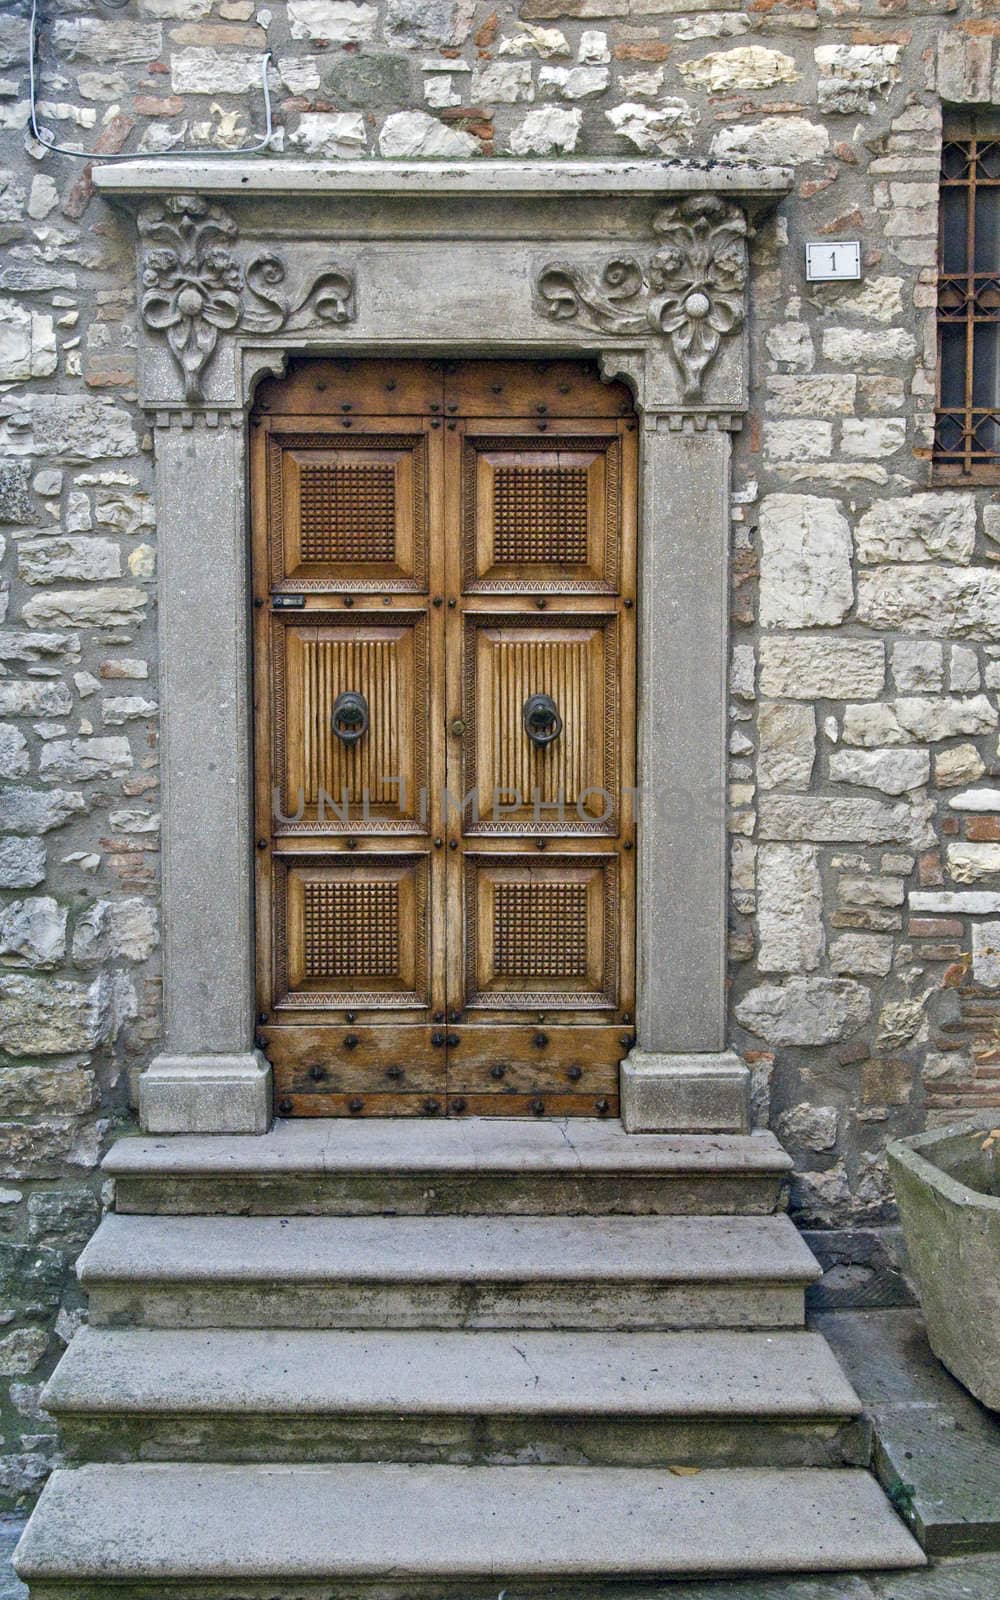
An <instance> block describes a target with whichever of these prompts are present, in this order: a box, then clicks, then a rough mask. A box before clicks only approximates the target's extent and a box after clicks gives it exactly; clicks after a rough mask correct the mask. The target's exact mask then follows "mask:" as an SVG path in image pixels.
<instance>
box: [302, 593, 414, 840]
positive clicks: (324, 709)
mask: <svg viewBox="0 0 1000 1600" xmlns="http://www.w3.org/2000/svg"><path fill="white" fill-rule="evenodd" d="M426 626H427V625H426V619H425V618H424V617H423V616H422V615H421V616H414V617H411V618H408V619H405V620H403V619H401V618H394V619H393V621H392V623H389V622H388V621H386V622H382V620H381V618H380V619H378V620H377V621H376V620H375V619H371V620H368V619H366V618H364V617H359V616H358V615H357V613H355V614H354V616H353V617H351V618H350V619H344V618H340V617H338V616H336V615H335V616H334V617H331V618H329V619H323V620H322V621H317V622H316V623H314V624H305V623H300V622H293V621H291V620H290V619H287V618H276V619H275V633H276V635H277V638H276V641H275V650H274V669H275V671H274V676H275V702H274V706H275V727H274V737H275V744H276V750H275V758H276V759H275V772H276V773H281V774H282V775H283V783H282V795H281V813H282V817H283V818H284V819H285V821H284V822H283V823H282V831H285V832H313V831H315V830H316V829H317V828H319V829H320V830H321V831H333V832H337V831H340V832H343V831H344V829H345V828H349V829H350V830H351V831H353V832H362V833H364V832H386V831H390V832H392V831H395V832H404V831H406V832H413V831H416V829H417V828H419V831H423V824H419V823H418V822H417V820H416V819H417V817H418V812H419V809H420V803H421V791H422V790H423V789H424V788H425V787H426V782H427V737H426V728H427V694H428V682H427V634H426ZM351 690H353V691H355V692H357V693H360V694H363V695H364V697H365V700H366V702H367V705H368V717H369V720H368V729H367V731H366V733H365V734H364V736H363V737H362V738H361V739H360V740H359V741H358V742H357V743H356V744H345V743H344V742H343V741H342V740H340V739H339V738H338V737H337V735H336V734H335V733H334V731H333V725H332V716H333V708H334V705H335V703H336V701H337V697H338V696H339V695H341V694H343V693H345V692H347V691H351Z"/></svg>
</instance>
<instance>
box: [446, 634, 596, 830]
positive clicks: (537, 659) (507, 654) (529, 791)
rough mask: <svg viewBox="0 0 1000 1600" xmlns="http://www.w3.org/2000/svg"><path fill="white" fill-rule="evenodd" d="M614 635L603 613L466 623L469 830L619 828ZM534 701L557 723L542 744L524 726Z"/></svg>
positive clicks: (466, 774)
mask: <svg viewBox="0 0 1000 1600" xmlns="http://www.w3.org/2000/svg"><path fill="white" fill-rule="evenodd" d="M618 632H619V625H618V621H617V619H616V618H615V617H607V616H604V617H601V616H599V617H594V618H593V619H591V618H589V617H583V616H575V617H574V616H569V615H566V616H555V615H554V616H549V617H546V618H539V619H538V620H537V621H535V620H534V619H533V618H531V617H527V616H518V617H514V616H509V617H504V618H501V617H497V616H480V615H470V617H469V618H468V619H467V622H466V640H465V698H464V712H465V717H466V721H467V726H468V732H467V734H466V738H465V747H464V750H465V774H464V791H463V792H465V793H468V792H469V791H470V790H474V791H475V792H476V794H477V795H478V819H477V818H475V817H472V816H469V820H468V823H467V827H468V830H469V831H470V832H481V833H513V832H523V831H524V829H525V828H530V829H531V830H532V831H534V832H543V833H544V832H556V833H580V832H585V833H594V832H598V833H614V832H615V831H616V830H617V825H618V824H617V818H618V812H619V793H620V791H619V773H618V747H619V739H620V729H619V700H618V674H619V669H620V658H619V650H618ZM535 694H547V695H550V696H551V697H552V699H553V700H554V701H555V703H556V707H557V709H558V711H559V714H560V716H561V717H562V722H563V728H562V732H561V733H560V735H559V737H558V738H557V739H555V740H554V741H553V742H552V743H551V744H549V745H546V746H543V747H539V746H537V745H535V744H533V743H532V741H531V740H530V739H529V737H528V735H527V733H526V732H525V729H524V720H523V714H524V705H525V702H526V700H527V699H528V698H529V696H531V695H535Z"/></svg>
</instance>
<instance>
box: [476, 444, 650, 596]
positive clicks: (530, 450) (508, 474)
mask: <svg viewBox="0 0 1000 1600" xmlns="http://www.w3.org/2000/svg"><path fill="white" fill-rule="evenodd" d="M464 448H465V454H464V459H463V469H462V500H463V513H462V536H463V545H464V549H463V568H464V582H465V587H466V589H467V590H470V591H473V592H475V591H480V592H495V593H513V594H517V593H525V592H527V591H534V590H539V589H553V590H559V591H561V592H563V593H567V594H578V593H586V592H588V591H592V592H598V593H604V594H613V593H614V592H615V591H616V589H617V586H618V575H619V567H620V548H619V547H620V540H621V506H620V477H621V443H620V441H619V439H618V438H617V437H616V436H614V435H611V436H609V437H607V438H587V439H575V438H572V437H567V438H560V439H558V440H557V439H555V438H553V439H551V440H547V441H545V442H544V443H543V442H542V441H540V440H539V439H537V438H535V439H521V438H518V437H501V438H480V437H477V436H475V435H472V436H470V437H469V438H467V439H466V441H465V447H464Z"/></svg>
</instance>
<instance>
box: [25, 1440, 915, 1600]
mask: <svg viewBox="0 0 1000 1600" xmlns="http://www.w3.org/2000/svg"><path fill="white" fill-rule="evenodd" d="M924 1560H925V1558H924V1555H923V1553H922V1551H921V1550H920V1547H919V1546H918V1545H917V1544H916V1543H915V1542H914V1540H913V1539H912V1538H911V1536H910V1534H909V1533H908V1532H907V1531H906V1529H905V1528H904V1527H903V1525H902V1523H901V1522H900V1521H899V1520H898V1518H897V1517H896V1516H895V1514H894V1512H893V1511H892V1510H891V1509H890V1507H889V1504H888V1502H887V1501H886V1499H885V1498H884V1496H883V1495H882V1493H881V1491H880V1489H879V1488H878V1485H877V1484H876V1483H875V1481H874V1479H873V1478H871V1477H869V1475H868V1474H867V1473H866V1472H862V1471H859V1470H856V1469H839V1470H828V1471H816V1470H809V1469H807V1470H794V1469H791V1470H767V1469H738V1470H734V1471H724V1470H711V1469H710V1470H706V1471H704V1472H698V1473H695V1474H692V1475H684V1476H677V1475H675V1474H673V1473H671V1472H669V1471H663V1470H654V1469H650V1468H635V1467H551V1466H508V1467H460V1466H458V1467H456V1466H403V1465H397V1464H392V1465H377V1464H363V1465H358V1464H352V1465H345V1464H338V1465H324V1466H227V1465H218V1464H213V1465H199V1464H189V1465H166V1464H163V1465H149V1466H137V1465H125V1466H83V1467H78V1468H76V1469H73V1470H65V1469H63V1470H59V1471H57V1472H56V1473H54V1475H53V1476H52V1478H51V1479H50V1480H49V1483H48V1485H47V1486H46V1488H45V1491H44V1493H43V1495H42V1498H41V1500H40V1502H39V1504H38V1507H37V1509H36V1511H35V1514H34V1516H33V1518H32V1520H31V1522H30V1523H29V1525H28V1528H27V1530H26V1531H25V1534H24V1537H23V1538H22V1540H21V1543H20V1545H19V1547H18V1552H17V1555H16V1557H15V1566H16V1568H17V1570H18V1572H19V1574H20V1576H21V1578H22V1579H24V1580H25V1581H26V1582H28V1583H29V1584H31V1585H32V1586H33V1592H34V1593H37V1594H38V1595H39V1596H41V1597H42V1600H49V1597H51V1596H56V1595H62V1596H65V1597H66V1600H70V1597H71V1600H98V1597H99V1596H100V1597H106V1596H107V1595H108V1594H109V1593H111V1592H112V1591H113V1593H114V1594H115V1596H116V1597H119V1600H154V1597H155V1600H162V1595H163V1592H164V1588H167V1589H169V1593H170V1595H171V1600H193V1597H195V1596H197V1597H199V1600H203V1597H205V1596H206V1595H218V1596H220V1597H221V1596H223V1595H229V1596H232V1594H233V1593H234V1590H235V1589H239V1591H240V1593H244V1592H245V1590H244V1588H243V1586H244V1585H248V1586H251V1587H252V1589H253V1593H254V1594H258V1593H259V1594H261V1595H267V1596H269V1597H273V1600H285V1597H288V1600H291V1597H292V1596H293V1595H294V1596H295V1597H296V1600H298V1597H300V1596H301V1595H302V1594H303V1586H304V1585H306V1584H308V1583H309V1582H310V1581H314V1582H317V1583H319V1582H322V1584H323V1585H324V1588H323V1594H324V1595H326V1596H328V1597H333V1600H340V1597H347V1596H351V1597H355V1596H357V1595H358V1594H359V1593H364V1592H365V1591H366V1590H367V1591H370V1592H373V1593H377V1594H378V1595H379V1596H380V1597H381V1600H402V1597H403V1596H404V1595H405V1596H412V1595H420V1594H421V1593H425V1594H428V1595H434V1596H440V1595H442V1594H448V1593H449V1592H450V1593H453V1594H456V1595H461V1596H462V1597H463V1600H496V1597H497V1595H498V1593H500V1592H501V1591H502V1590H503V1589H504V1588H505V1587H506V1586H507V1585H508V1584H512V1583H513V1584H517V1585H523V1584H528V1585H529V1586H530V1585H533V1584H540V1583H544V1582H546V1581H552V1580H553V1579H556V1580H558V1579H559V1578H560V1577H567V1576H572V1577H573V1578H574V1579H575V1580H577V1581H579V1582H581V1583H584V1584H586V1583H587V1582H595V1581H596V1582H600V1581H601V1580H602V1579H619V1580H620V1579H625V1578H632V1579H643V1578H647V1579H649V1578H672V1577H682V1576H687V1575H699V1576H711V1575H719V1576H722V1575H727V1574H732V1573H737V1572H738V1573H741V1574H750V1573H755V1572H762V1573H763V1572H802V1571H811V1572H820V1571H838V1570H840V1571H844V1570H850V1569H852V1568H853V1569H855V1570H861V1571H865V1570H868V1571H871V1570H874V1569H886V1568H898V1567H908V1566H922V1565H923V1564H924Z"/></svg>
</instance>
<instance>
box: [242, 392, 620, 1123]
mask: <svg viewBox="0 0 1000 1600" xmlns="http://www.w3.org/2000/svg"><path fill="white" fill-rule="evenodd" d="M635 447H636V434H635V422H634V418H633V416H632V414H631V408H630V405H629V403H628V399H627V396H626V394H625V392H624V390H622V389H621V388H620V387H619V386H607V385H604V384H602V383H600V382H599V380H598V379H597V377H596V375H595V374H594V373H593V372H592V370H591V369H589V368H588V367H587V366H585V365H584V364H582V363H569V362H560V363H547V364H526V363H525V364H521V363H512V362H502V363H500V362H498V363H491V362H451V363H422V362H413V361H399V362H375V361H355V362H349V361H348V362H313V363H309V364H303V366H302V367H301V368H299V369H297V370H296V371H295V372H294V373H293V375H292V376H291V377H290V378H289V379H287V380H285V381H283V382H281V383H278V382H274V383H268V384H267V385H266V386H265V388H264V390H263V391H262V394H261V396H260V401H259V404H258V408H257V415H256V418H255V450H254V484H253V502H254V539H255V558H254V568H255V607H256V616H255V623H256V627H255V639H256V655H255V692H256V702H257V772H258V782H257V790H258V819H259V826H258V874H257V908H258V909H257V925H258V971H259V993H260V1017H259V1042H260V1044H261V1047H262V1048H263V1049H265V1051H266V1052H267V1054H268V1055H269V1057H270V1059H271V1060H272V1062H273V1064H274V1069H275V1075H276V1082H277V1100H278V1108H279V1111H280V1112H281V1113H282V1114H286V1115H289V1114H306V1115H308V1114H312V1115H337V1114H348V1115H362V1114H375V1115H377V1114H382V1115H385V1114H401V1113H412V1114H424V1115H430V1114H436V1113H443V1112H445V1111H447V1112H450V1113H451V1114H456V1115H460V1114H462V1113H463V1112H465V1113H476V1112H478V1113H484V1112H486V1113H490V1114H502V1113H509V1114H516V1115H527V1114H537V1115H542V1114H566V1113H576V1114H585V1115H602V1114H607V1113H609V1112H613V1111H615V1110H616V1109H617V1066H618V1062H619V1061H620V1059H621V1057H622V1055H623V1054H624V1053H625V1052H626V1051H627V1049H628V1048H629V1046H630V1043H631V1033H630V1029H631V1022H632V1011H633V985H634V973H633V942H634V931H633V930H634V870H633V864H634V849H633V844H634V816H633V799H634V796H633V790H632V785H633V782H634V776H633V773H634V749H633V747H634V677H635V663H634V620H635V613H634V599H635V590H634V568H635V525H634V517H635V510H634V508H635V499H636V495H635Z"/></svg>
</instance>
